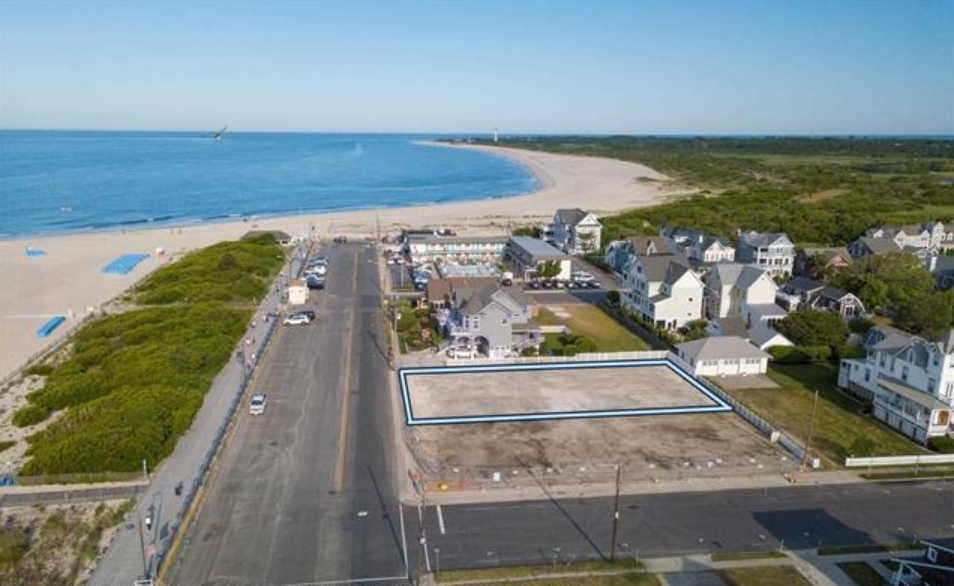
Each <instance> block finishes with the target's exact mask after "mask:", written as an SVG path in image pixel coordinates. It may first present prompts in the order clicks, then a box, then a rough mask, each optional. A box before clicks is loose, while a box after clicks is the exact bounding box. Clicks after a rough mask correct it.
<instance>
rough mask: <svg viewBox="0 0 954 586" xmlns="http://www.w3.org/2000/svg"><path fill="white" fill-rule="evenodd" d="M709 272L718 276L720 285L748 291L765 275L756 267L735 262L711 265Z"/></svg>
mask: <svg viewBox="0 0 954 586" xmlns="http://www.w3.org/2000/svg"><path fill="white" fill-rule="evenodd" d="M711 270H712V271H713V272H714V273H715V274H716V275H718V277H719V282H720V283H722V285H735V286H737V287H738V288H739V289H748V288H749V287H751V286H752V284H753V283H755V282H756V281H758V280H759V279H760V278H761V277H762V275H764V274H765V271H763V270H762V269H760V268H758V267H753V266H751V265H744V264H740V263H736V262H720V263H718V264H715V265H712V269H711Z"/></svg>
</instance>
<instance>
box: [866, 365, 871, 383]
mask: <svg viewBox="0 0 954 586" xmlns="http://www.w3.org/2000/svg"><path fill="white" fill-rule="evenodd" d="M870 380H871V369H870V368H866V369H865V382H868V381H870Z"/></svg>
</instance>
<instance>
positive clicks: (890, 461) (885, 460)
mask: <svg viewBox="0 0 954 586" xmlns="http://www.w3.org/2000/svg"><path fill="white" fill-rule="evenodd" d="M931 464H954V454H925V455H923V456H922V455H916V456H880V457H876V458H845V467H846V468H862V467H873V466H930V465H931Z"/></svg>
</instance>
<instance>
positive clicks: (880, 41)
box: [0, 0, 954, 134]
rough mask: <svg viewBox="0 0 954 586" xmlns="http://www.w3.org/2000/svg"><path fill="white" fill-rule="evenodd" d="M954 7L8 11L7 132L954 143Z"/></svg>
mask: <svg viewBox="0 0 954 586" xmlns="http://www.w3.org/2000/svg"><path fill="white" fill-rule="evenodd" d="M952 31H954V0H939V1H932V0H919V1H917V2H913V1H912V2H904V1H901V0H897V1H879V0H843V1H837V0H823V1H817V2H816V1H811V0H801V1H787V0H761V1H743V0H722V1H693V0H671V1H664V0H657V1H646V0H620V1H615V0H589V1H571V0H546V1H544V0H541V1H537V0H500V1H497V0H481V1H470V0H443V1H429V2H410V1H408V2H404V1H400V0H390V1H372V0H367V1H361V0H357V1H350V2H332V1H318V0H316V1H306V0H297V1H281V0H279V1H268V2H266V1H264V0H262V1H250V0H231V1H225V0H223V1H214V0H168V1H164V2H159V1H135V0H129V1H120V0H115V1H102V0H101V1H84V0H60V1H49V0H29V1H26V0H0V128H82V129H157V130H172V129H176V130H178V129H192V130H208V129H209V128H214V127H218V126H223V125H228V126H230V127H231V128H233V129H235V130H282V131H285V130H287V131H328V132H336V131H361V132H464V133H470V132H474V133H476V132H481V133H482V132H489V131H492V129H493V128H494V127H499V128H500V130H501V132H502V133H505V134H506V133H597V134H606V133H628V134H692V133H704V134H954V34H952Z"/></svg>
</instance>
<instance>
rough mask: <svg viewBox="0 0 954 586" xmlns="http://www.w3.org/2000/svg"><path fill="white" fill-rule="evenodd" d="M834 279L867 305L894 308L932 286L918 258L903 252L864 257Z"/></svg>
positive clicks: (929, 289)
mask: <svg viewBox="0 0 954 586" xmlns="http://www.w3.org/2000/svg"><path fill="white" fill-rule="evenodd" d="M834 282H835V285H836V286H837V287H841V288H842V289H845V290H846V291H849V292H851V293H854V294H855V295H857V296H858V297H860V298H861V300H862V301H864V302H865V305H866V306H868V307H869V308H874V307H887V308H891V309H894V310H897V309H899V308H900V307H901V306H902V305H903V304H904V303H906V302H907V301H908V300H909V299H911V298H913V297H917V296H919V295H923V294H926V293H929V292H930V291H932V290H933V288H934V279H933V278H932V277H931V273H929V272H927V271H926V270H924V267H923V266H922V263H921V260H920V259H918V258H917V257H916V256H914V255H911V254H907V253H904V252H892V253H889V254H880V255H874V256H867V257H865V258H863V259H861V260H860V261H858V262H856V263H854V264H852V265H851V266H850V267H848V269H847V270H846V271H844V272H843V273H842V274H840V275H838V276H837V277H836V278H835V279H834Z"/></svg>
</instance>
